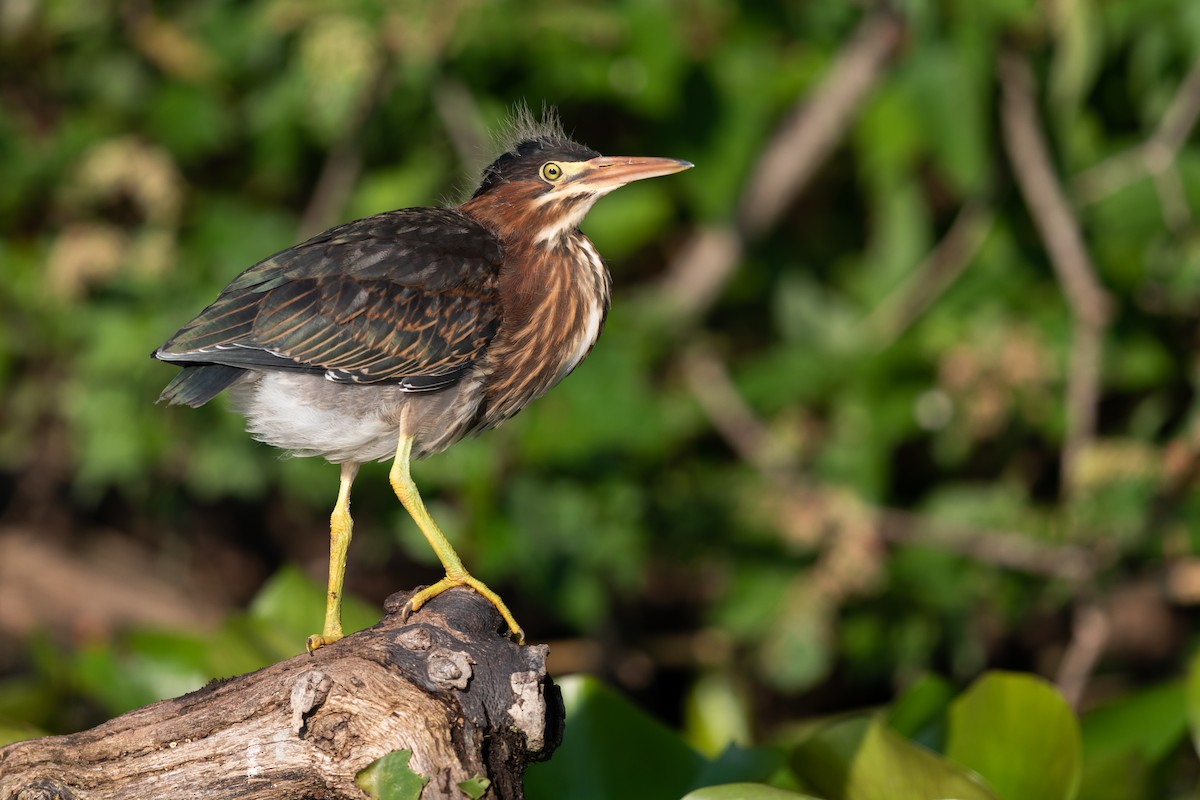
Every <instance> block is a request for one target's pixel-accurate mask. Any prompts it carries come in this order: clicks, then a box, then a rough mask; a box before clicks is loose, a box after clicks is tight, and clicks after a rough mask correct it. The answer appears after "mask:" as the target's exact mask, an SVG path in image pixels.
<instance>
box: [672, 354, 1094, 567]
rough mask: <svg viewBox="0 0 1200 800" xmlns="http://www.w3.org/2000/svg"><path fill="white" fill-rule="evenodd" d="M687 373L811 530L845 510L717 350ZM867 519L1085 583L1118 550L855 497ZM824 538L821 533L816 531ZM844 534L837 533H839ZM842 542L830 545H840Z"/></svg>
mask: <svg viewBox="0 0 1200 800" xmlns="http://www.w3.org/2000/svg"><path fill="white" fill-rule="evenodd" d="M684 375H685V378H686V380H687V382H688V385H689V387H690V388H691V390H692V394H693V395H694V396H695V397H696V400H697V402H698V403H699V404H700V407H701V409H702V410H703V411H704V413H705V414H706V415H707V416H708V417H709V420H710V421H711V423H712V425H713V428H714V429H715V430H716V431H717V433H719V434H720V435H721V437H722V438H723V439H724V440H725V441H726V443H727V444H728V445H729V446H730V448H731V449H732V450H733V451H734V452H735V453H737V455H738V457H739V458H741V459H742V460H743V461H745V462H746V463H747V464H749V465H750V466H751V467H753V468H754V469H755V470H756V471H758V472H759V473H760V474H761V475H762V476H763V477H764V478H766V479H767V480H768V481H769V482H770V483H771V485H772V487H773V491H775V492H776V493H778V495H779V496H780V497H783V498H786V499H787V500H788V501H789V502H790V503H791V504H792V506H799V505H803V506H805V507H806V508H807V509H808V510H809V512H810V513H808V515H807V516H808V517H811V519H807V521H806V525H805V527H807V528H812V529H819V528H820V527H821V525H820V524H818V523H819V520H820V518H821V517H822V516H823V514H822V512H820V511H819V510H817V511H813V509H831V508H845V507H846V506H847V503H848V500H847V495H848V494H849V493H848V492H847V491H846V490H845V489H843V488H841V487H837V486H828V485H821V484H818V483H816V482H814V481H812V480H810V479H808V478H805V477H804V476H803V475H801V474H800V470H799V466H798V465H797V464H796V463H795V462H794V460H792V458H791V454H789V453H780V452H773V449H772V437H771V436H770V429H769V428H768V427H767V425H766V424H764V423H763V421H762V420H761V419H759V418H758V417H757V416H756V415H755V414H754V411H753V409H751V408H750V405H749V404H748V403H747V402H746V401H745V398H743V397H742V396H741V394H740V393H739V392H738V389H737V386H736V385H735V384H734V382H733V380H732V378H731V377H730V376H729V373H728V370H727V369H726V367H725V365H724V364H723V363H721V361H720V359H718V358H717V356H716V355H715V354H714V353H712V352H711V351H709V350H706V349H703V348H700V347H698V348H694V349H693V350H692V351H691V352H689V354H688V356H687V358H686V360H685V364H684ZM849 502H852V504H853V505H854V511H855V513H857V514H860V515H863V516H864V521H865V525H863V526H860V529H863V530H870V531H871V532H872V536H871V538H872V539H874V540H877V541H880V542H887V543H891V544H905V545H912V546H921V547H931V548H936V549H939V550H944V551H947V552H951V553H957V554H958V555H961V556H964V557H966V558H969V559H971V560H972V561H977V562H980V563H983V564H990V565H993V566H997V567H1002V568H1005V569H1012V570H1017V571H1019V572H1025V573H1029V574H1031V575H1044V576H1046V577H1050V578H1056V579H1059V580H1063V581H1067V582H1069V583H1072V584H1083V583H1086V582H1087V581H1088V580H1090V579H1091V578H1092V576H1094V575H1095V574H1096V572H1097V571H1098V570H1099V569H1100V568H1101V567H1102V566H1103V565H1104V563H1105V562H1106V561H1108V560H1109V559H1110V558H1111V555H1112V554H1111V553H1108V552H1104V551H1103V550H1102V549H1097V551H1096V552H1093V551H1089V550H1087V549H1085V548H1082V547H1076V546H1074V545H1047V544H1042V543H1040V542H1037V541H1034V540H1033V539H1031V538H1030V537H1029V536H1028V535H1026V534H1022V533H1020V532H1017V531H999V530H979V529H976V528H971V527H968V526H966V525H958V524H954V523H949V522H944V521H942V520H939V519H935V518H932V517H928V516H925V515H921V514H914V513H911V512H908V511H902V510H899V509H890V508H876V507H872V506H870V505H869V504H867V503H865V502H862V501H857V502H854V501H849ZM814 539H815V540H816V541H819V539H820V532H819V531H818V532H816V533H815V534H814ZM835 539H836V537H835ZM837 544H838V543H837V542H836V540H835V541H834V542H833V543H832V544H831V545H830V546H836V545H837Z"/></svg>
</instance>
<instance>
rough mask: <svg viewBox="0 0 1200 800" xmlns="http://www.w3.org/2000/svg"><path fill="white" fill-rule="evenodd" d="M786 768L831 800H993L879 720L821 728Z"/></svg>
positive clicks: (982, 787)
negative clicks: (931, 799)
mask: <svg viewBox="0 0 1200 800" xmlns="http://www.w3.org/2000/svg"><path fill="white" fill-rule="evenodd" d="M790 764H791V767H792V770H793V771H794V772H795V774H796V776H797V777H798V778H799V779H800V780H801V781H802V782H803V783H804V785H805V786H809V787H811V788H813V789H815V790H816V791H818V792H820V793H821V794H822V795H824V796H827V797H829V798H831V799H832V800H929V799H930V798H942V797H954V798H958V800H996V795H995V794H993V793H992V792H991V791H990V790H989V789H988V788H987V787H986V786H985V785H984V784H982V783H981V782H980V781H979V780H978V779H977V778H976V777H975V776H973V775H971V774H970V773H968V772H967V771H966V770H964V769H962V768H961V767H959V766H957V765H955V764H952V763H950V762H949V761H947V760H946V759H944V758H942V757H941V756H939V755H937V754H936V753H932V752H930V751H928V750H926V749H924V748H922V747H920V746H918V745H916V744H913V743H912V742H910V741H909V740H907V739H905V738H904V737H903V736H900V735H899V734H898V733H896V732H895V731H893V730H892V729H891V728H889V727H888V726H887V723H886V722H884V719H883V717H882V716H875V717H866V716H856V717H851V718H848V719H840V720H838V721H836V722H833V723H832V724H830V725H827V726H825V727H824V728H821V729H819V730H818V731H817V732H816V734H815V735H813V736H812V737H810V738H809V739H808V740H806V741H804V742H803V743H801V745H800V746H799V747H797V748H796V750H795V752H794V753H793V754H792V757H791V759H790Z"/></svg>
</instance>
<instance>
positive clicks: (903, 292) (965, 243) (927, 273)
mask: <svg viewBox="0 0 1200 800" xmlns="http://www.w3.org/2000/svg"><path fill="white" fill-rule="evenodd" d="M995 219H996V214H995V211H993V210H992V208H991V207H990V206H988V205H986V204H984V203H982V202H978V201H972V202H969V203H967V204H966V205H965V206H963V207H962V210H960V211H959V212H958V216H957V217H955V218H954V224H952V225H951V226H950V230H948V231H947V232H946V235H945V236H944V237H942V240H941V241H940V242H938V244H937V246H936V247H935V248H934V249H933V250H932V251H930V253H929V255H927V256H926V257H925V260H924V261H922V262H921V263H920V264H919V265H918V266H917V269H916V270H915V271H914V272H913V274H912V276H911V277H910V278H909V279H908V280H907V281H905V282H904V284H903V285H902V286H899V287H898V288H897V289H896V290H895V291H893V292H892V293H891V294H889V295H888V296H887V297H886V298H884V301H883V302H882V303H880V304H879V306H878V307H876V309H875V310H874V311H873V312H871V315H870V316H869V317H868V318H867V320H866V325H867V327H868V329H870V330H873V331H875V332H876V335H877V336H878V337H879V346H880V347H881V348H882V347H888V346H890V345H891V344H892V343H894V342H895V341H896V340H897V339H898V338H900V336H901V335H902V334H903V333H904V332H905V331H906V330H908V329H909V328H910V327H911V326H912V324H913V323H914V322H916V321H917V320H918V319H920V318H921V315H922V314H924V313H925V312H926V311H927V310H928V309H929V307H930V306H932V305H933V304H934V302H935V301H936V300H937V299H938V298H939V297H940V296H941V295H942V293H943V292H945V291H946V290H947V289H949V288H950V286H951V285H952V284H953V283H954V282H955V281H956V280H958V277H959V276H960V275H962V273H963V271H964V270H965V269H966V268H967V266H968V265H969V264H970V263H971V261H973V260H974V258H975V256H976V255H977V254H978V253H979V249H980V248H981V247H983V243H984V242H985V241H986V240H987V237H988V234H989V233H991V232H992V225H993V223H994V222H995Z"/></svg>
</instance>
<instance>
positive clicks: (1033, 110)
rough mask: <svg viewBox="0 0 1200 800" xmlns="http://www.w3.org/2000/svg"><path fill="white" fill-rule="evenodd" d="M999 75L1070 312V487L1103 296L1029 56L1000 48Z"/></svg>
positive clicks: (1090, 427)
mask: <svg viewBox="0 0 1200 800" xmlns="http://www.w3.org/2000/svg"><path fill="white" fill-rule="evenodd" d="M1000 82H1001V86H1002V90H1003V97H1002V101H1001V122H1002V126H1003V131H1004V144H1005V147H1006V149H1007V150H1008V156H1009V159H1010V160H1011V162H1012V167H1013V172H1014V173H1015V175H1016V179H1017V185H1018V186H1019V187H1020V189H1021V194H1022V196H1023V197H1024V198H1025V204H1026V205H1027V206H1028V208H1029V215H1030V216H1031V217H1032V218H1033V222H1034V225H1036V226H1037V229H1038V232H1039V233H1040V234H1041V237H1042V242H1043V244H1044V245H1045V247H1046V252H1047V253H1048V254H1049V256H1050V263H1051V265H1052V266H1053V268H1054V273H1055V276H1056V277H1057V278H1058V283H1059V286H1060V287H1061V289H1062V292H1063V295H1064V296H1065V298H1066V300H1067V305H1068V306H1069V307H1070V310H1071V317H1072V320H1073V329H1072V334H1071V356H1070V364H1069V366H1068V375H1067V398H1066V403H1067V434H1066V441H1065V442H1064V444H1063V452H1062V470H1061V474H1062V489H1063V492H1064V494H1070V492H1071V491H1072V488H1073V486H1074V469H1075V465H1076V463H1077V460H1078V458H1079V455H1080V454H1081V453H1082V452H1083V451H1084V450H1085V449H1086V448H1087V446H1088V445H1089V444H1090V442H1091V440H1092V438H1093V436H1094V435H1095V428H1096V406H1097V404H1098V402H1099V398H1100V367H1101V360H1102V358H1103V337H1104V329H1105V327H1106V326H1107V324H1108V318H1109V315H1110V313H1111V310H1110V303H1109V299H1108V296H1107V295H1106V294H1105V292H1104V290H1103V289H1102V288H1101V287H1100V284H1099V282H1098V281H1097V280H1096V271H1095V268H1094V267H1093V265H1092V260H1091V257H1090V256H1089V255H1088V251H1087V247H1086V246H1085V245H1084V241H1083V234H1082V232H1081V231H1080V227H1079V222H1078V220H1076V218H1075V214H1074V211H1073V210H1072V208H1071V206H1070V203H1069V202H1068V201H1067V197H1066V195H1065V194H1064V192H1063V190H1062V187H1061V186H1060V185H1059V182H1058V178H1057V177H1056V176H1055V174H1054V168H1053V167H1052V166H1051V160H1050V152H1049V149H1048V148H1047V146H1046V141H1045V139H1044V138H1043V136H1042V131H1041V122H1040V120H1039V118H1038V112H1037V105H1036V102H1035V99H1034V82H1033V73H1032V71H1031V70H1030V68H1029V64H1028V63H1027V62H1026V61H1025V59H1024V58H1023V57H1021V56H1019V55H1016V54H1015V53H1006V54H1003V55H1002V56H1001V57H1000Z"/></svg>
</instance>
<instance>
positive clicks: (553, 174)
mask: <svg viewBox="0 0 1200 800" xmlns="http://www.w3.org/2000/svg"><path fill="white" fill-rule="evenodd" d="M562 176H563V168H562V167H560V166H559V165H558V164H555V163H554V162H553V161H547V162H546V163H545V164H542V178H543V179H544V180H547V181H550V182H551V183H554V182H555V181H556V180H558V179H559V178H561V177H562Z"/></svg>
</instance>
